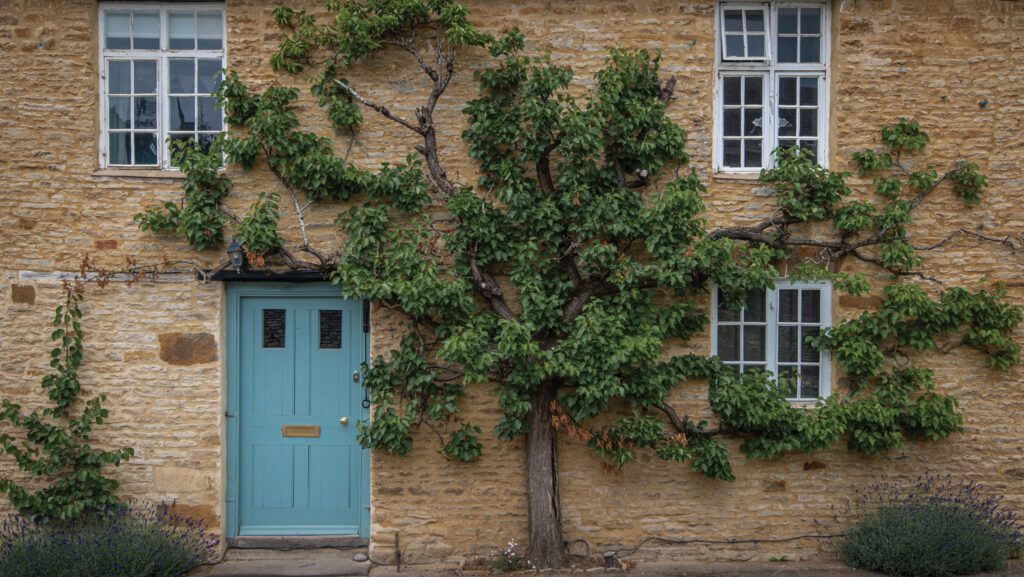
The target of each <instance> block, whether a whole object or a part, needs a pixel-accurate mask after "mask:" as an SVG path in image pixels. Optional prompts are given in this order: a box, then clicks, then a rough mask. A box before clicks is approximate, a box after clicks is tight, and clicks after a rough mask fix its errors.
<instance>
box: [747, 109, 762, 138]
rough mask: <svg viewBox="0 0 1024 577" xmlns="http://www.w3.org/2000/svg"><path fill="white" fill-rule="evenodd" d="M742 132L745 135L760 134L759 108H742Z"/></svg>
mask: <svg viewBox="0 0 1024 577" xmlns="http://www.w3.org/2000/svg"><path fill="white" fill-rule="evenodd" d="M743 117H744V122H743V134H744V135H746V136H761V109H760V108H746V109H744V110H743Z"/></svg>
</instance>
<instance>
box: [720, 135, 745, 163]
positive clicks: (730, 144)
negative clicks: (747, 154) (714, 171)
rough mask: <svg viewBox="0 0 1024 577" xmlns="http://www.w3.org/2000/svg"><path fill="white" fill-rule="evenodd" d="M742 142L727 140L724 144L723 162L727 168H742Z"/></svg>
mask: <svg viewBox="0 0 1024 577" xmlns="http://www.w3.org/2000/svg"><path fill="white" fill-rule="evenodd" d="M742 142H743V141H741V140H726V141H725V142H723V143H722V149H723V150H722V152H723V157H724V158H723V160H722V163H723V164H725V166H742V164H741V163H740V146H741V143H742Z"/></svg>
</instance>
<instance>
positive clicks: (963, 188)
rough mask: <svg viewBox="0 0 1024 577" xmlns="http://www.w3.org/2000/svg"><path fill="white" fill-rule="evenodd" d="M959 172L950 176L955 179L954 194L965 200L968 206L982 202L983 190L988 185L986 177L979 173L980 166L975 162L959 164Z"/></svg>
mask: <svg viewBox="0 0 1024 577" xmlns="http://www.w3.org/2000/svg"><path fill="white" fill-rule="evenodd" d="M958 164H959V166H958V167H957V170H956V171H954V172H953V173H952V174H950V175H949V177H950V178H951V179H953V194H955V195H957V196H959V197H960V198H962V199H964V202H966V203H967V204H978V203H980V202H981V196H980V195H981V190H982V189H983V188H985V186H987V185H988V182H987V181H986V179H985V175H983V174H981V173H980V172H978V165H977V164H974V163H973V162H966V161H962V162H959V163H958Z"/></svg>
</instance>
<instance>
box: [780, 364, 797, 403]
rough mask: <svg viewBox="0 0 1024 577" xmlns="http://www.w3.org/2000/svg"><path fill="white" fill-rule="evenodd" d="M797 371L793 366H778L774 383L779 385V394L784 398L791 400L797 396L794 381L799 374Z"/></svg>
mask: <svg viewBox="0 0 1024 577" xmlns="http://www.w3.org/2000/svg"><path fill="white" fill-rule="evenodd" d="M797 369H798V367H795V366H793V365H786V366H784V365H780V366H779V374H778V375H777V377H778V378H777V379H776V382H777V383H778V385H779V392H780V393H782V394H783V395H784V396H785V397H786V398H790V399H792V398H794V397H796V396H797V388H796V381H797V375H799V374H800V373H799V372H798V370H797Z"/></svg>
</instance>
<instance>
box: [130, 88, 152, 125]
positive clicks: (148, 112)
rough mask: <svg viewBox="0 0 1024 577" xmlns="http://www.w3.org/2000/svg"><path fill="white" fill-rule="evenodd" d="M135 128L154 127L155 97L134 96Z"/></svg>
mask: <svg viewBox="0 0 1024 577" xmlns="http://www.w3.org/2000/svg"><path fill="white" fill-rule="evenodd" d="M133 113H134V115H135V128H136V129H139V128H142V129H149V128H156V97H155V96H143V97H141V98H140V97H136V98H135V110H134V112H133Z"/></svg>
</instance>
